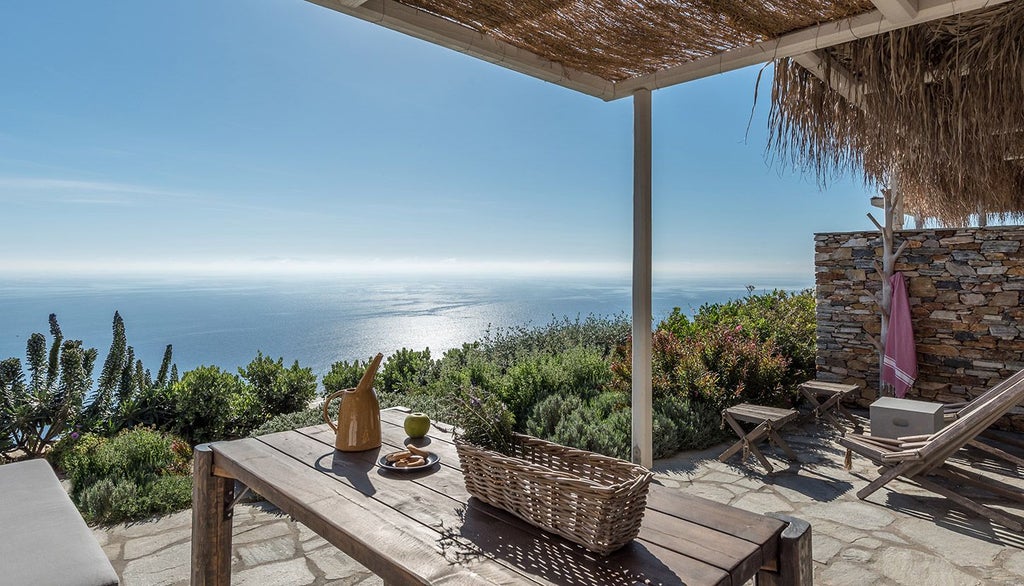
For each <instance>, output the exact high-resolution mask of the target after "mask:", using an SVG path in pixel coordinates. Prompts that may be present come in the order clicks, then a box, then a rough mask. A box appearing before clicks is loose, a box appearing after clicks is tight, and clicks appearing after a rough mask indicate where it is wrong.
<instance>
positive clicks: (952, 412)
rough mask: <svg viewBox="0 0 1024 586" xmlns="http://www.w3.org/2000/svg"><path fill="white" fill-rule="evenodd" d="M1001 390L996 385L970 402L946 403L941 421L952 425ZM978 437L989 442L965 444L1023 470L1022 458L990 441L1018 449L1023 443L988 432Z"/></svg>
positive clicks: (1023, 462)
mask: <svg viewBox="0 0 1024 586" xmlns="http://www.w3.org/2000/svg"><path fill="white" fill-rule="evenodd" d="M1004 382H1005V381H1004ZM1001 389H1002V386H1001V385H996V386H994V387H992V388H991V389H989V390H987V391H985V392H984V393H982V394H980V395H978V396H977V397H974V398H973V399H971V400H970V401H961V402H959V403H946V404H945V405H944V406H943V419H945V421H946V424H947V425H948V424H949V423H952V422H953V421H956V420H957V419H959V418H960V417H963V416H964V415H967V414H968V413H970V412H971V411H972V410H973V409H976V408H977V407H978V406H979V405H981V404H983V403H985V402H986V401H987V400H988V399H990V398H991V397H992V396H994V394H996V393H998V392H999V391H1000V390H1001ZM980 435H981V436H983V437H986V438H988V439H989V440H990V441H987V442H986V441H981V440H979V439H972V440H971V441H969V442H967V445H968V446H971V447H973V448H977V449H979V450H981V451H983V452H987V453H988V454H990V455H992V456H995V457H997V458H1000V459H1002V460H1004V461H1007V462H1010V463H1011V464H1015V465H1017V466H1020V467H1022V468H1024V458H1021V457H1020V456H1017V455H1015V454H1011V453H1009V452H1007V451H1006V450H1003V449H1001V448H999V447H998V446H995V445H992V441H991V440H994V441H995V442H998V443H1001V444H1009V445H1012V446H1016V447H1018V448H1024V443H1022V442H1019V441H1017V440H1012V439H1009V438H1006V437H1001V436H997V435H995V433H994V432H992V431H989V430H986V431H983V432H982V433H981V434H980Z"/></svg>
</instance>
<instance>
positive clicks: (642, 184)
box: [632, 89, 654, 468]
mask: <svg viewBox="0 0 1024 586" xmlns="http://www.w3.org/2000/svg"><path fill="white" fill-rule="evenodd" d="M651 313H652V312H651V92H650V90H646V89H641V90H637V91H636V92H635V93H634V94H633V450H632V459H633V462H635V463H637V464H640V465H641V466H646V467H648V468H650V467H651V465H652V464H653V463H654V460H653V454H652V452H653V446H654V441H653V432H652V427H653V425H654V411H653V408H652V404H651V403H652V399H651V394H652V393H651V362H652V361H651Z"/></svg>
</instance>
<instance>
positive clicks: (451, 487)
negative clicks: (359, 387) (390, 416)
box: [301, 426, 760, 584]
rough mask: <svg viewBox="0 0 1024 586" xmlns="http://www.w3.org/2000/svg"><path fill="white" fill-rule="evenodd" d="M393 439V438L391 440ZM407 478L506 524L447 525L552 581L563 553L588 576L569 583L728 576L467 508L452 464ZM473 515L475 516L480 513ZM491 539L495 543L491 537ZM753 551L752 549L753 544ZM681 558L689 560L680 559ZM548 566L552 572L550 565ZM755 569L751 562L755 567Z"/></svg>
mask: <svg viewBox="0 0 1024 586" xmlns="http://www.w3.org/2000/svg"><path fill="white" fill-rule="evenodd" d="M301 432H302V433H303V434H304V435H306V436H307V437H311V439H316V440H317V441H318V442H320V444H321V445H322V446H323V447H332V446H333V441H334V438H333V431H331V430H330V428H328V427H326V426H323V428H320V427H319V426H317V427H316V428H304V429H302V430H301ZM383 435H384V437H385V438H388V437H389V436H390V437H391V438H394V437H397V436H395V435H394V434H393V433H388V431H387V429H386V428H385V430H384V433H383ZM405 439H406V438H405V437H404V435H403V437H402V438H401V439H400V440H398V441H397V442H396V443H397V445H398V446H400V445H402V441H404V440H405ZM392 441H394V440H393V439H392ZM385 445H388V444H387V439H385ZM392 449H397V446H396V445H393V444H392V445H388V447H387V448H386V449H384V450H382V452H381V453H386V452H387V451H390V450H392ZM427 449H430V450H431V451H435V453H439V454H440V455H441V461H442V462H445V461H446V460H447V459H449V458H450V459H455V461H456V462H457V455H456V454H455V451H454V446H452V445H451V444H447V443H445V442H437V443H436V444H433V443H432V444H430V445H428V446H427ZM449 451H450V453H449ZM387 474H392V473H387ZM400 474H401V473H400ZM405 474H408V473H405ZM410 479H411V481H412V482H415V483H417V484H421V485H424V486H428V487H430V488H432V489H434V490H437V491H439V492H444V493H445V494H446V495H447V496H449V497H451V498H452V499H455V500H458V501H459V502H460V504H461V505H462V506H464V507H465V510H466V511H469V512H472V513H474V514H475V512H476V511H481V512H484V513H485V514H487V515H489V516H491V517H493V518H495V519H496V520H499V521H501V522H502V523H504V526H502V529H503V530H501V531H496V530H495V528H494V527H491V526H487V527H480V526H479V523H477V524H467V523H466V520H465V519H459V520H455V521H451V520H449V522H450V523H456V522H457V521H462V524H461V525H457V526H459V527H460V535H462V536H463V537H467V538H469V539H470V541H471V542H473V543H474V544H475V545H477V546H480V547H482V548H483V549H484V550H487V551H490V550H489V549H488V548H489V547H494V548H495V549H494V551H496V552H499V553H501V554H505V553H506V552H507V550H508V549H509V547H510V545H509V544H514V545H515V547H516V548H520V549H521V548H526V549H529V550H530V551H531V556H530V560H529V561H530V567H532V568H535V569H536V570H538V571H541V572H542V573H541V574H540V577H541V578H544V579H547V580H553V581H555V582H556V583H562V582H558V580H560V579H564V578H565V577H566V576H564V575H563V574H564V572H565V571H566V570H565V568H564V567H562V564H551V563H548V562H550V561H551V560H555V559H559V558H563V557H564V558H569V557H571V558H572V560H573V563H574V564H576V565H578V566H580V567H578V568H576V569H575V574H576V576H575V578H576V579H577V580H579V579H582V578H586V579H583V581H582V582H578V581H573V582H569V583H572V584H576V583H584V584H590V583H594V584H614V583H626V584H632V583H634V582H636V581H640V582H643V581H645V580H649V581H650V583H652V584H674V583H684V584H685V583H707V582H708V581H709V580H711V582H712V583H718V582H719V581H720V580H721V579H722V577H723V576H724V577H729V570H728V569H723V568H720V567H717V566H716V565H715V564H714V563H711V562H709V561H708V560H702V559H699V558H697V557H692V556H683V554H681V553H679V552H678V551H677V552H676V554H677V555H673V556H670V557H671V558H672V559H673V565H672V567H671V568H667V567H662V566H663V565H664V564H663V562H659V561H658V558H656V557H654V556H652V555H651V554H650V552H649V551H647V550H637V551H635V552H634V554H633V555H623V554H621V553H616V554H612V556H611V557H609V558H603V559H602V558H599V557H598V556H595V555H594V554H592V553H590V552H588V551H586V550H585V549H584V548H582V547H580V546H578V545H576V544H573V543H571V542H569V541H567V540H564V539H562V538H561V537H558V536H556V535H551V534H547V533H543V534H538V533H537V531H536V529H535V528H534V527H533V526H532V525H530V524H529V523H527V522H525V521H523V520H521V519H519V518H517V517H514V516H512V515H510V514H508V513H507V512H505V511H503V510H500V509H497V508H494V507H491V506H489V505H487V504H485V503H482V502H480V501H474V503H473V504H472V505H471V506H467V505H468V503H469V498H470V495H469V493H468V492H466V490H465V484H464V483H463V482H462V476H461V472H459V471H458V469H455V468H451V467H441V468H439V469H438V470H437V471H436V472H433V473H422V474H421V473H414V474H411V475H410ZM375 498H376V495H375ZM473 518H474V519H479V518H480V517H479V516H477V517H473ZM506 526H507V527H506ZM495 538H497V539H498V541H495ZM670 541H671V540H670ZM651 549H657V550H658V551H662V550H666V551H667V550H672V548H663V547H661V546H660V545H659V544H657V543H652V544H651ZM751 549H753V550H756V548H753V547H752V548H751ZM663 553H664V552H663ZM512 557H513V558H515V559H516V560H517V561H519V560H521V559H522V557H521V556H512ZM683 557H687V558H688V559H683ZM757 557H758V558H759V557H760V552H757ZM549 566H550V568H553V569H554V570H552V569H550V568H549ZM731 567H732V566H730V568H731ZM756 567H757V566H754V568H755V569H756ZM616 577H621V579H622V582H618V581H616V580H617V579H616ZM591 580H593V581H591Z"/></svg>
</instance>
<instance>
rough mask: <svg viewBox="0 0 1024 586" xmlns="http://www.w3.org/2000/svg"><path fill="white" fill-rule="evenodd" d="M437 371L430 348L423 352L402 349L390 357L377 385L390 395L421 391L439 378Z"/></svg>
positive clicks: (378, 378) (383, 367)
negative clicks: (400, 392) (398, 392)
mask: <svg viewBox="0 0 1024 586" xmlns="http://www.w3.org/2000/svg"><path fill="white" fill-rule="evenodd" d="M436 369H437V366H436V363H435V362H434V361H433V360H431V358H430V348H424V349H423V350H422V351H417V350H409V349H407V348H402V349H401V350H399V351H397V352H395V353H394V354H392V355H391V356H388V359H387V360H386V361H385V362H384V365H383V366H382V367H381V371H380V374H379V375H378V376H377V384H378V385H379V388H380V389H381V390H383V391H385V392H389V393H391V392H395V391H408V390H411V389H420V388H423V387H425V386H427V385H429V384H430V383H431V382H433V381H434V380H435V379H436V378H437V372H436ZM364 370H365V368H364Z"/></svg>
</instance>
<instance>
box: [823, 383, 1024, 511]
mask: <svg viewBox="0 0 1024 586" xmlns="http://www.w3.org/2000/svg"><path fill="white" fill-rule="evenodd" d="M1022 400H1024V370H1022V371H1020V372H1018V373H1016V374H1014V375H1013V376H1011V377H1010V378H1008V379H1006V380H1004V381H1003V382H1001V383H999V384H998V385H996V386H995V387H993V388H992V389H991V390H989V391H987V392H985V393H984V394H982V395H979V396H978V397H976V398H975V399H974V400H973V401H971V404H970V405H969V406H968V407H965V408H964V409H963V410H962V412H961V414H960V415H959V416H958V417H957V419H955V420H954V421H953V422H952V423H950V424H949V425H947V426H946V427H945V428H943V429H942V430H940V431H938V432H936V433H933V434H931V435H923V436H909V437H902V438H897V439H889V438H876V437H872V436H870V435H865V434H847V435H846V437H842V438H839V443H840V444H841V445H843V446H844V447H846V448H847V450H849V451H851V452H856V453H857V454H860V455H862V456H865V457H867V458H868V459H870V460H871V461H873V462H875V463H876V464H878V465H880V466H881V467H882V468H883V470H882V472H881V474H880V475H879V477H878V478H877V479H875V480H874V481H872V482H871V483H870V484H868V485H867V486H866V487H864V488H863V489H861V490H860V491H858V492H857V498H860V499H862V500H863V499H866V498H867V497H868V496H870V495H871V494H873V493H874V492H875V491H877V490H878V489H880V488H882V487H883V486H885V485H886V484H888V483H889V482H890V481H892V480H895V479H897V478H901V479H903V480H906V481H909V482H913V483H915V484H917V485H918V486H920V487H921V488H923V489H925V490H928V491H931V492H934V493H936V494H938V495H941V496H944V497H946V498H948V499H949V500H951V501H953V502H954V503H956V504H958V505H960V506H962V507H964V508H966V509H968V510H969V511H972V512H974V513H976V514H979V515H982V516H984V517H987V518H989V519H991V520H992V521H995V522H996V523H999V524H1000V525H1003V526H1005V527H1008V528H1010V529H1013V530H1014V531H1024V522H1022V520H1021V519H1019V518H1017V517H1015V516H1011V515H1009V514H1006V513H1003V512H1002V511H998V510H996V509H993V508H992V507H988V506H985V505H983V504H981V503H978V502H976V501H974V500H971V499H970V498H968V497H966V496H964V495H963V494H960V493H959V492H957V491H956V490H952V489H950V488H947V487H946V486H944V485H943V484H939V483H938V482H936V481H934V480H932V478H931V477H939V478H942V479H943V480H946V481H950V482H953V483H957V484H971V485H974V486H978V487H980V488H982V489H984V490H986V491H988V492H990V493H992V494H995V495H999V496H1003V497H1006V498H1009V499H1012V500H1015V501H1018V502H1024V494H1022V493H1021V491H1020V489H1018V488H1016V487H1013V486H1010V485H1007V484H1004V483H1001V482H998V481H996V480H993V479H991V478H988V477H985V476H982V475H980V474H977V473H975V472H972V471H970V470H965V469H963V468H960V467H958V466H954V465H953V464H952V463H950V462H947V460H948V459H949V458H950V456H952V455H953V454H955V453H956V452H958V451H959V450H960V449H961V448H963V447H964V446H966V445H968V444H970V442H972V441H974V440H975V438H976V437H977V436H978V435H979V434H980V433H981V432H983V431H985V430H986V429H987V428H988V427H989V426H991V425H992V424H993V423H995V422H996V421H997V420H998V419H999V418H1000V417H1002V416H1003V415H1005V414H1006V413H1007V412H1008V411H1009V410H1010V409H1012V408H1013V407H1014V406H1015V405H1017V404H1018V403H1020V402H1021V401H1022Z"/></svg>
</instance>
